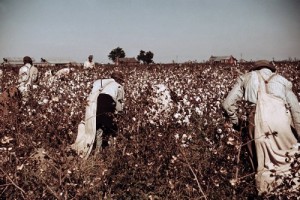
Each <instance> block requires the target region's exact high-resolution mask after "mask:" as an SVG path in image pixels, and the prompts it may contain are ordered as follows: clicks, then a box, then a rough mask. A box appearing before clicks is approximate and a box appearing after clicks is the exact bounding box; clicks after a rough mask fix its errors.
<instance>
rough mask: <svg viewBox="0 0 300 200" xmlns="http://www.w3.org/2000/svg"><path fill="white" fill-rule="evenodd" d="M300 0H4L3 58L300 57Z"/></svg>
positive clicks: (0, 20) (0, 24)
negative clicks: (114, 53)
mask: <svg viewBox="0 0 300 200" xmlns="http://www.w3.org/2000/svg"><path fill="white" fill-rule="evenodd" d="M299 10H300V1H298V0H248V1H245V0H0V58H1V60H2V58H3V57H24V56H26V55H28V56H31V57H33V58H34V59H35V60H36V61H39V60H40V58H42V57H43V58H63V59H70V60H73V61H76V62H84V61H85V60H87V57H88V55H90V54H92V55H94V61H95V62H100V63H108V62H111V61H110V60H109V59H108V54H109V53H110V52H111V50H113V49H115V48H117V47H120V48H122V49H123V50H124V51H125V53H126V57H136V56H137V55H138V54H139V52H140V50H144V51H146V52H147V51H151V52H152V53H154V58H153V60H154V62H156V63H170V62H172V61H175V62H186V61H198V62H202V61H203V60H205V61H206V60H208V59H209V57H210V56H211V55H214V56H228V55H232V56H234V57H236V58H237V59H238V60H239V59H241V58H242V59H245V60H258V59H268V60H272V59H275V60H282V59H288V58H293V59H294V58H297V59H300V42H299V39H300V12H299Z"/></svg>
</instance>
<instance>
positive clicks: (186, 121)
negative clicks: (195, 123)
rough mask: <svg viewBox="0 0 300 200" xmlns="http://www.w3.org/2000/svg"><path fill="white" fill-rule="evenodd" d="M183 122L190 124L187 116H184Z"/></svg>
mask: <svg viewBox="0 0 300 200" xmlns="http://www.w3.org/2000/svg"><path fill="white" fill-rule="evenodd" d="M182 122H183V123H186V124H187V125H189V124H190V119H189V117H188V116H185V118H184V120H183V121H182Z"/></svg>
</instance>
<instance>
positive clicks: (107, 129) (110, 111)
mask: <svg viewBox="0 0 300 200" xmlns="http://www.w3.org/2000/svg"><path fill="white" fill-rule="evenodd" d="M115 110H116V103H115V101H114V100H113V98H112V97H111V96H110V95H108V94H99V96H98V98H97V111H96V130H98V129H102V131H103V135H102V140H103V141H102V147H106V146H107V145H108V139H109V137H110V136H116V133H117V131H118V127H117V124H116V122H115V121H114V112H115Z"/></svg>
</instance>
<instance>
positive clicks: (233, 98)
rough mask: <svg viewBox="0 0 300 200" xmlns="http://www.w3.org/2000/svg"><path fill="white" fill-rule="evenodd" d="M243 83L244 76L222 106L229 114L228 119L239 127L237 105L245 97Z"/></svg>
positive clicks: (239, 79)
mask: <svg viewBox="0 0 300 200" xmlns="http://www.w3.org/2000/svg"><path fill="white" fill-rule="evenodd" d="M243 81H244V76H240V77H239V78H238V79H237V82H236V83H235V85H234V86H233V88H232V89H231V91H230V92H229V94H228V95H227V97H226V99H225V100H224V102H223V103H222V106H223V108H224V110H225V111H226V113H227V114H228V117H229V119H230V121H231V122H232V123H233V125H235V126H237V125H238V124H239V119H238V116H237V113H236V110H237V107H236V103H237V102H238V101H239V100H241V99H242V97H243V95H244V88H243Z"/></svg>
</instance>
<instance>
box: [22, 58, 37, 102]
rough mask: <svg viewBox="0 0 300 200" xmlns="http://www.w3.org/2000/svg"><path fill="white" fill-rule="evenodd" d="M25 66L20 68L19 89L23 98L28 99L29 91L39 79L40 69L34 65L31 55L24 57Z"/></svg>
mask: <svg viewBox="0 0 300 200" xmlns="http://www.w3.org/2000/svg"><path fill="white" fill-rule="evenodd" d="M23 62H24V66H22V67H21V68H20V70H19V79H18V82H19V85H18V89H19V91H20V92H21V94H22V98H23V100H25V101H26V100H27V98H28V93H29V91H30V90H31V89H32V88H34V84H36V83H37V80H38V69H37V68H36V67H35V66H34V65H33V63H32V59H31V58H30V57H29V56H25V57H24V58H23Z"/></svg>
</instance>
